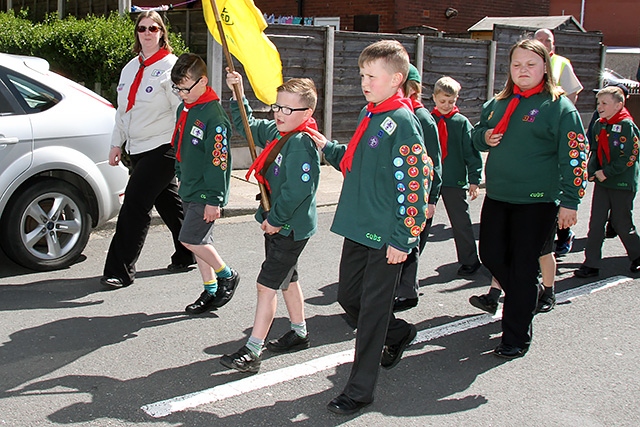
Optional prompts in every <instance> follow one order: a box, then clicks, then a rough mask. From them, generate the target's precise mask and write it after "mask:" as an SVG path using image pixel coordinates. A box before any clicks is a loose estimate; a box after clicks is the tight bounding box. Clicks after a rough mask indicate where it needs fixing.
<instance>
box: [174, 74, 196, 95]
mask: <svg viewBox="0 0 640 427" xmlns="http://www.w3.org/2000/svg"><path fill="white" fill-rule="evenodd" d="M200 80H202V77H200V78H199V79H198V80H196V82H195V83H194V84H192V85H191V87H190V88H182V87H178V86H176V85H171V90H172V91H173V93H175V94H178V93H184V94H188V93H191V89H193V88H194V87H196V85H197V84H198V83H200Z"/></svg>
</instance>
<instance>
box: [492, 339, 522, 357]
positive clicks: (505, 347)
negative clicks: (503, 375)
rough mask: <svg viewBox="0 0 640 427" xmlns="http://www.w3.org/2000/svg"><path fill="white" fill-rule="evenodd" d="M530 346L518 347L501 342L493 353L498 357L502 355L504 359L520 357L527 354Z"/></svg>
mask: <svg viewBox="0 0 640 427" xmlns="http://www.w3.org/2000/svg"><path fill="white" fill-rule="evenodd" d="M528 350H529V347H516V346H514V345H509V344H505V343H502V342H501V343H500V344H498V346H497V347H496V348H495V350H493V354H495V355H496V356H498V357H502V358H503V359H517V358H518V357H522V356H524V355H525V354H527V351H528Z"/></svg>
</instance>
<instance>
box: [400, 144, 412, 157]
mask: <svg viewBox="0 0 640 427" xmlns="http://www.w3.org/2000/svg"><path fill="white" fill-rule="evenodd" d="M399 151H400V154H402V155H403V156H408V155H409V153H410V152H411V149H410V148H409V146H408V145H402V146H400V150H399Z"/></svg>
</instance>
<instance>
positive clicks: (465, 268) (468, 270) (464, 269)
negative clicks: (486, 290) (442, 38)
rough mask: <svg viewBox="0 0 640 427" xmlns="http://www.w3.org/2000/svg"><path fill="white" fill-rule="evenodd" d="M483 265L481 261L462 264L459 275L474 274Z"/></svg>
mask: <svg viewBox="0 0 640 427" xmlns="http://www.w3.org/2000/svg"><path fill="white" fill-rule="evenodd" d="M481 265H482V264H481V263H480V261H476V262H475V263H474V264H471V265H461V266H460V268H459V269H458V276H473V275H474V274H476V271H478V269H479V268H480V266H481Z"/></svg>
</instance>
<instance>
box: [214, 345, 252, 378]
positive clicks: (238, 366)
mask: <svg viewBox="0 0 640 427" xmlns="http://www.w3.org/2000/svg"><path fill="white" fill-rule="evenodd" d="M261 360H262V358H261V357H260V356H256V355H255V354H253V352H251V350H249V349H248V348H247V346H243V347H242V348H241V349H240V350H238V351H237V352H235V353H233V354H225V355H224V356H222V357H221V358H220V363H221V364H222V365H223V366H225V367H227V368H229V369H235V370H236V371H240V372H251V373H253V374H255V373H256V372H258V371H259V370H260V362H261Z"/></svg>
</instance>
